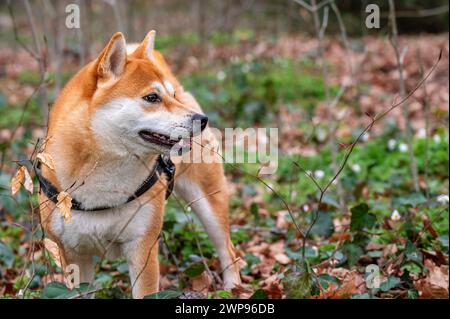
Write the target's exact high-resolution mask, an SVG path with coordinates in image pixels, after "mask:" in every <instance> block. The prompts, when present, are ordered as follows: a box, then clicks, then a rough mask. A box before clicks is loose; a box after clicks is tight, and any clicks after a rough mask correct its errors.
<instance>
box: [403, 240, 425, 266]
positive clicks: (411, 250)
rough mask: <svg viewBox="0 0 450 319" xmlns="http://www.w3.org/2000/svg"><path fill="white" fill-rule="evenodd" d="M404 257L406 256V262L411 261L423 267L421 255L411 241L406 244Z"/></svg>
mask: <svg viewBox="0 0 450 319" xmlns="http://www.w3.org/2000/svg"><path fill="white" fill-rule="evenodd" d="M405 255H406V260H407V261H412V262H414V263H416V264H418V265H420V266H423V264H422V253H421V252H420V251H419V250H418V249H417V247H416V246H415V245H414V244H413V243H412V242H411V241H408V242H407V243H406V246H405Z"/></svg>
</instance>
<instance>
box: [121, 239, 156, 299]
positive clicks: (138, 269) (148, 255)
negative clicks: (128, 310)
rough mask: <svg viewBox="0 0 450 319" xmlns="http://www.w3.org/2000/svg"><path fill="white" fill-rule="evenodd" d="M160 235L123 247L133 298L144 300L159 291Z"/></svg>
mask: <svg viewBox="0 0 450 319" xmlns="http://www.w3.org/2000/svg"><path fill="white" fill-rule="evenodd" d="M158 238H159V236H158V234H156V235H153V234H152V235H147V236H146V237H144V238H143V239H141V240H136V241H133V242H130V243H127V244H125V245H123V251H124V254H125V256H126V258H127V261H128V268H129V272H130V282H131V283H130V284H131V290H132V295H133V298H137V299H142V298H143V297H145V296H146V295H149V294H152V293H155V292H157V291H158V289H159V262H158Z"/></svg>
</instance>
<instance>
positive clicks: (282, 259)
mask: <svg viewBox="0 0 450 319" xmlns="http://www.w3.org/2000/svg"><path fill="white" fill-rule="evenodd" d="M274 258H275V260H276V261H277V262H278V263H280V264H282V265H287V264H289V263H290V262H291V259H290V258H289V257H288V256H287V255H286V254H285V253H278V254H276V255H275V256H274Z"/></svg>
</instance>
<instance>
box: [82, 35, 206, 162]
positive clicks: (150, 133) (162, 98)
mask: <svg viewBox="0 0 450 319" xmlns="http://www.w3.org/2000/svg"><path fill="white" fill-rule="evenodd" d="M154 39H155V32H154V31H150V32H149V33H148V34H147V36H146V37H145V39H144V41H142V43H140V44H139V45H137V47H135V49H134V50H133V52H127V45H126V42H125V39H124V37H123V35H122V34H121V33H116V34H115V35H114V36H113V37H112V38H111V40H110V41H109V43H108V45H107V46H106V47H105V48H104V49H103V51H102V52H101V54H100V55H99V56H98V58H97V60H96V62H95V72H96V77H97V85H96V90H95V93H94V94H93V97H92V100H91V103H90V107H91V111H92V117H91V119H92V122H91V127H92V130H93V132H94V135H95V136H96V138H97V140H100V142H101V144H102V145H107V147H111V148H117V149H120V150H122V151H123V150H124V148H125V149H127V151H128V152H130V153H133V154H139V155H145V154H150V153H158V154H167V153H169V152H170V151H171V150H173V149H177V150H178V151H179V150H180V149H181V148H186V147H187V148H190V147H191V136H193V135H194V134H195V133H198V132H200V131H201V130H203V129H204V128H205V126H206V124H207V121H208V118H207V117H206V116H204V115H202V114H199V113H196V112H195V111H193V110H192V108H189V106H187V105H185V104H184V103H183V99H182V92H183V91H182V87H181V86H180V84H179V83H178V81H177V80H176V78H175V77H174V76H173V74H172V73H171V71H170V68H169V67H168V65H167V64H166V63H165V61H164V58H163V57H162V56H161V55H160V54H159V53H158V52H156V51H154V50H153V46H154ZM180 146H181V147H180Z"/></svg>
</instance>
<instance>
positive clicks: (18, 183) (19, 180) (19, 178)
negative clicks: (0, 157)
mask: <svg viewBox="0 0 450 319" xmlns="http://www.w3.org/2000/svg"><path fill="white" fill-rule="evenodd" d="M25 170H26V168H25V166H20V167H19V169H18V170H17V172H16V174H15V175H14V176H13V178H12V179H11V194H12V196H15V195H16V194H17V192H18V191H19V190H20V187H22V184H23V181H24V179H25Z"/></svg>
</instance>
